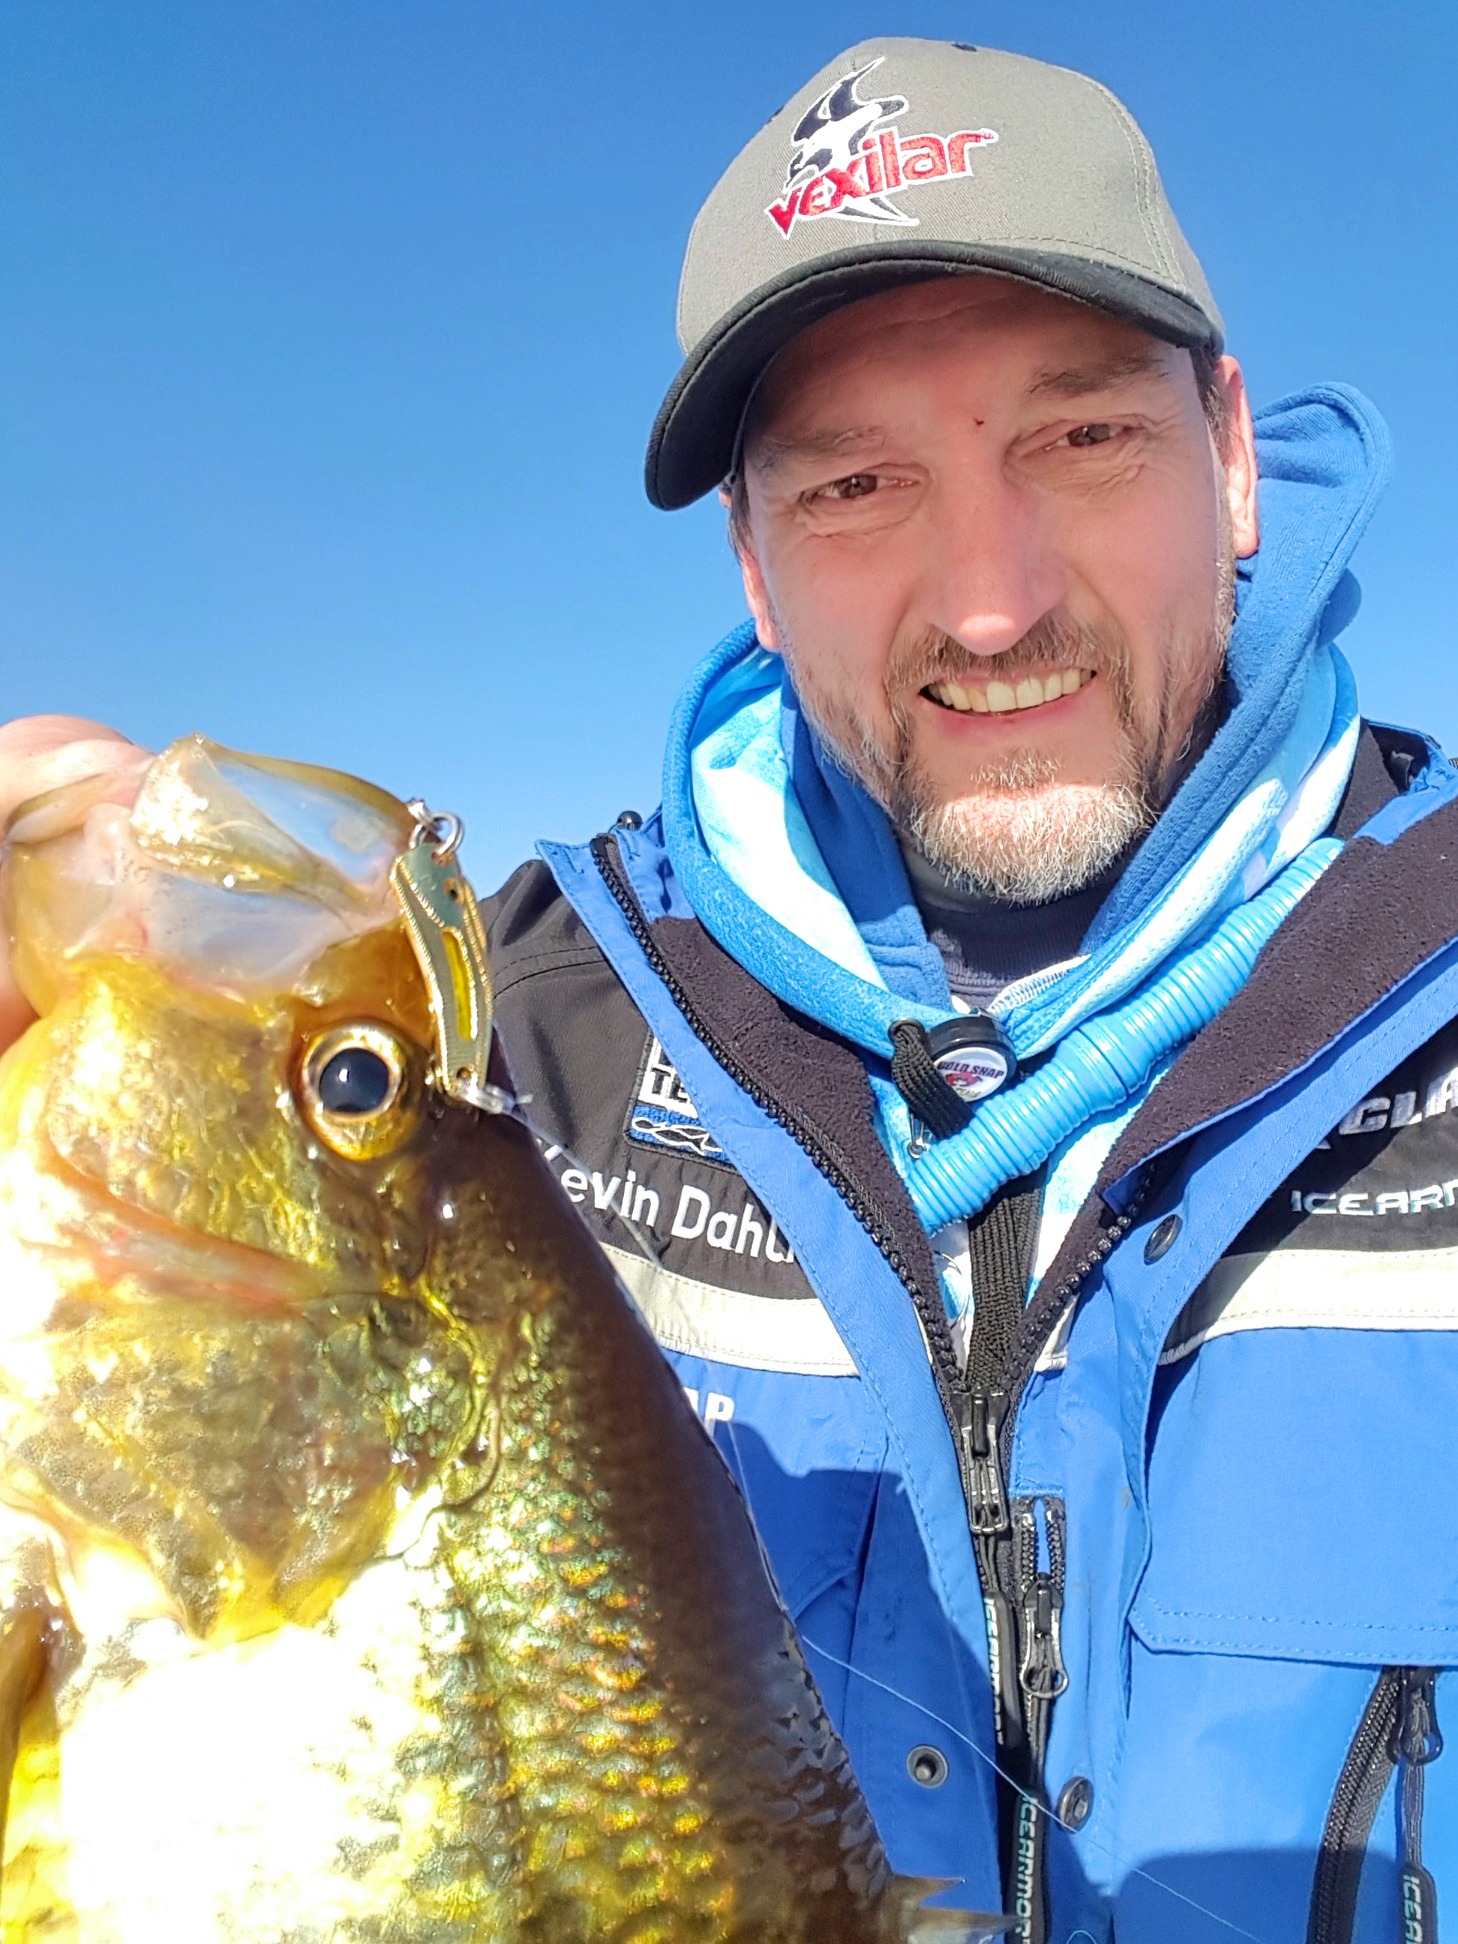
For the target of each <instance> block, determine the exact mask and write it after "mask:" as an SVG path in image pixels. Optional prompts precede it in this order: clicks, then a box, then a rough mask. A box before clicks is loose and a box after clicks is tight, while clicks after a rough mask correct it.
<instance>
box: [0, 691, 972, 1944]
mask: <svg viewBox="0 0 1458 1944" xmlns="http://www.w3.org/2000/svg"><path fill="white" fill-rule="evenodd" d="M73 726H74V725H73ZM80 727H81V728H83V729H85V730H87V731H90V730H92V729H93V728H94V725H80ZM88 750H89V751H90V754H89V756H88V755H87V754H86V753H85V752H86V751H88ZM12 755H13V757H14V760H13V762H12V765H11V771H10V774H11V776H12V778H14V777H17V776H18V777H20V779H21V785H22V788H23V789H24V790H25V794H24V797H23V807H22V808H21V809H20V811H19V814H18V815H14V816H13V817H12V821H11V828H10V836H9V841H8V844H7V848H6V852H5V856H4V865H3V873H0V893H3V911H4V924H5V930H6V933H7V936H8V937H9V939H10V941H11V946H12V966H13V973H14V979H15V983H16V988H17V990H18V992H19V993H20V994H21V995H22V996H23V999H24V1001H25V1003H26V1005H28V1007H29V1008H30V1009H31V1010H32V1011H33V1013H34V1014H35V1015H37V1017H36V1019H35V1023H34V1024H32V1025H31V1026H30V1027H29V1029H28V1030H26V1031H25V1032H24V1033H23V1034H22V1035H21V1037H20V1039H19V1041H18V1043H16V1044H15V1045H14V1046H12V1048H11V1049H10V1051H9V1052H8V1053H7V1054H6V1055H5V1057H4V1059H3V1060H0V1451H3V1452H4V1454H5V1457H4V1468H3V1472H0V1768H3V1771H4V1772H3V1773H0V1806H4V1805H7V1804H8V1824H7V1828H6V1831H5V1848H4V1859H3V1866H0V1916H3V1920H4V1930H5V1936H6V1938H7V1940H27V1941H29V1940H36V1941H37V1944H38V1940H39V1939H40V1938H42V1937H47V1938H49V1937H53V1936H56V1935H60V1934H62V1933H64V1934H65V1935H67V1936H74V1937H76V1938H77V1939H78V1940H80V1944H87V1940H93V1939H95V1940H100V1939H105V1940H106V1941H107V1944H142V1940H145V1944H225V1941H226V1944H276V1940H277V1939H279V1938H281V1937H284V1936H299V1937H303V1936H308V1937H310V1938H317V1939H319V1940H321V1944H322V1941H323V1940H328V1944H345V1941H346V1940H349V1941H350V1944H361V1941H362V1940H364V1939H366V1938H377V1937H382V1936H387V1935H388V1936H392V1937H401V1938H406V1937H408V1938H413V1939H420V1940H427V1939H429V1940H439V1944H447V1940H449V1944H487V1941H488V1940H489V1941H490V1944H528V1940H531V1941H532V1944H609V1940H612V1941H614V1944H616V1941H617V1940H624V1944H626V1940H629V1939H631V1940H633V1941H634V1944H896V1940H910V1939H932V1938H938V1939H971V1938H974V1937H989V1936H992V1935H994V1934H995V1933H997V1932H999V1931H1000V1930H1001V1929H1003V1928H1004V1927H1003V1926H1002V1925H1001V1924H1000V1923H999V1922H998V1920H996V1919H982V1918H977V1917H974V1916H972V1915H970V1914H969V1913H966V1912H958V1911H952V1910H929V1909H927V1908H926V1907H925V1905H924V1902H923V1899H924V1897H925V1895H926V1894H927V1893H929V1892H931V1891H934V1890H936V1889H939V1888H944V1887H945V1886H941V1885H937V1884H933V1883H928V1882H925V1881H912V1880H909V1879H903V1878H898V1877H896V1876H894V1875H893V1874H892V1872H891V1870H890V1867H889V1865H888V1863H887V1860H886V1856H885V1853H884V1851H883V1849H882V1847H881V1844H880V1841H879V1839H878V1837H877V1834H876V1831H875V1828H874V1826H873V1824H872V1821H871V1817H870V1814H869V1811H868V1810H867V1807H866V1804H865V1801H864V1799H863V1798H862V1796H861V1793H860V1790H859V1787H858V1785H857V1783H856V1780H855V1777H854V1775H853V1774H852V1772H851V1769H850V1764H849V1761H848V1759H847V1756H846V1753H845V1750H844V1748H843V1747H842V1745H841V1743H840V1741H839V1738H838V1736H837V1735H836V1733H835V1731H834V1729H833V1727H832V1726H831V1724H830V1721H829V1719H828V1718H827V1716H826V1714H825V1711H824V1709H823V1707H822V1705H821V1702H820V1699H819V1697H818V1695H817V1693H816V1691H815V1687H814V1684H813V1682H812V1680H811V1677H810V1674H809V1672H808V1669H807V1668H806V1666H805V1663H804V1660H803V1658H802V1656H801V1653H800V1649H799V1645H798V1643H797V1641H796V1639H795V1637H794V1633H793V1630H792V1628H791V1626H790V1623H789V1621H788V1620H787V1618H786V1616H785V1614H784V1611H783V1609H782V1607H781V1605H780V1603H779V1601H778V1599H777V1597H776V1595H775V1593H774V1590H773V1588H772V1586H771V1584H770V1582H769V1579H768V1577H767V1575H766V1572H765V1569H764V1565H763V1562H762V1559H761V1555H760V1551H759V1548H758V1545H757V1542H756V1538H755V1534H754V1532H753V1529H752V1527H751V1525H750V1522H749V1518H748V1516H747V1513H746V1511H745V1507H744V1504H743V1502H742V1500H741V1499H740V1497H739V1495H738V1493H737V1491H736V1490H735V1488H734V1486H733V1484H732V1482H731V1480H730V1477H729V1474H728V1472H727V1471H726V1469H725V1467H724V1466H723V1464H722V1462H721V1460H720V1458H719V1456H718V1454H717V1452H716V1451H715V1449H714V1447H713V1445H712V1443H711V1441H710V1440H709V1438H708V1437H707V1435H706V1434H705V1432H704V1431H703V1429H702V1427H701V1426H700V1425H699V1423H698V1421H697V1419H696V1418H695V1416H694V1414H693V1412H692V1411H691V1410H690V1409H689V1407H688V1404H687V1402H686V1400H685V1398H684V1397H683V1394H682V1392H681V1390H680V1388H679V1386H678V1384H677V1382H676V1380H675V1378H674V1376H673V1374H672V1372H671V1371H670V1370H669V1368H668V1366H667V1364H666V1362H665V1361H664V1360H663V1359H662V1357H661V1356H660V1355H659V1353H658V1350H657V1348H656V1346H655V1345H654V1343H653V1341H652V1340H651V1338H650V1337H649V1335H648V1333H647V1332H646V1331H645V1330H644V1328H643V1327H642V1325H641V1324H640V1322H639V1321H638V1319H637V1317H636V1315H635V1314H634V1312H633V1310H632V1308H631V1306H630V1304H629V1301H628V1299H627V1297H626V1296H625V1294H624V1292H623V1290H622V1288H621V1285H620V1284H619V1283H618V1282H617V1281H616V1279H615V1277H614V1275H613V1273H612V1271H611V1269H610V1267H609V1265H608V1263H607V1261H606V1259H605V1258H604V1257H603V1255H602V1254H601V1252H600V1251H599V1250H598V1249H597V1247H596V1245H595V1244H594V1243H593V1242H592V1240H591V1239H590V1237H589V1236H588V1235H587V1232H586V1230H585V1229H584V1228H583V1227H582V1226H581V1224H580V1222H579V1221H578V1219H577V1217H576V1215H575V1213H574V1211H573V1210H572V1208H571V1206H570V1204H569V1203H568V1202H567V1201H566V1199H565V1198H564V1196H563V1195H562V1193H561V1191H560V1189H559V1188H558V1186H557V1184H556V1182H555V1179H554V1177H553V1176H552V1174H551V1172H550V1170H549V1169H548V1168H547V1166H546V1164H545V1163H544V1162H543V1160H542V1159H541V1156H540V1154H539V1152H538V1149H537V1146H536V1143H535V1141H534V1140H533V1139H532V1137H531V1135H530V1134H529V1133H528V1132H527V1130H526V1129H525V1128H524V1127H522V1126H521V1125H520V1124H519V1123H518V1122H517V1121H516V1120H515V1119H513V1118H512V1117H511V1116H510V1115H508V1114H504V1113H483V1112H479V1111H477V1110H476V1109H474V1108H472V1107H468V1106H463V1105H460V1104H458V1103H457V1102H456V1101H454V1100H452V1099H451V1098H450V1097H449V1095H448V1093H447V1091H446V1090H444V1089H443V1088H442V1087H440V1086H438V1085H437V1084H436V1082H437V1079H438V1077H439V1074H440V1067H441V1061H440V1053H439V1048H440V1047H441V1046H442V1045H444V1044H445V1043H446V1035H445V1031H444V1028H443V1025H442V1009H443V1007H445V1006H446V1005H447V1004H448V1000H447V997H446V995H445V993H444V992H443V991H442V990H441V986H440V981H439V978H438V976H436V975H434V974H433V973H432V970H431V967H430V963H429V960H428V955H427V954H426V953H425V952H424V951H423V950H421V949H420V948H419V945H418V941H414V940H413V939H412V935H411V933H410V931H409V929H408V927H407V924H406V923H405V921H404V916H403V912H402V904H401V898H400V895H399V894H398V893H397V879H396V872H395V867H396V865H397V862H398V861H399V860H400V858H401V857H402V854H405V853H408V852H411V851H412V850H413V849H414V848H415V847H416V846H418V845H419V844H420V843H422V842H427V841H429V840H428V838H426V837H424V836H422V832H421V827H420V826H419V824H418V822H417V819H416V818H415V816H414V815H412V813H411V812H410V811H409V810H408V809H407V808H406V807H405V806H404V805H402V804H400V803H398V802H397V801H396V800H395V799H394V798H392V797H389V796H387V795H385V794H384V793H383V792H381V791H378V790H374V789H371V788H370V787H369V786H367V785H365V784H362V783H357V782H355V781H353V780H352V779H350V778H347V777H342V776H339V775H337V774H334V773H332V772H328V771H323V770H315V769H308V768H305V767H304V766H301V765H296V764H287V763H274V762H268V761H265V760H263V759H259V758H249V757H240V756H235V755H233V754H231V753H230V752H228V751H226V750H222V749H219V748H218V747H216V746H215V745H213V744H210V743H208V742H205V741H204V740H203V739H201V738H190V739H186V740H184V741H182V742H179V743H176V744H174V745H173V746H172V747H171V748H170V749H169V750H167V751H166V752H164V754H163V755H162V756H160V757H158V758H157V759H155V761H152V762H151V763H150V766H147V759H146V758H145V757H144V756H143V755H142V753H141V752H137V751H133V750H131V748H130V745H126V744H121V743H118V742H116V741H115V740H114V739H111V738H109V737H106V736H89V737H83V738H81V739H79V740H78V739H76V738H72V739H71V740H69V741H67V740H66V739H64V738H63V739H61V740H59V741H52V742H51V743H50V744H49V746H47V742H46V737H45V735H44V734H41V735H39V736H38V737H33V738H32V741H31V744H30V747H29V749H28V751H27V752H24V753H21V754H18V755H16V754H15V752H14V750H12ZM98 763H99V765H100V767H99V768H98V767H97V766H96V765H97V764H98ZM27 765H29V767H28V768H27V767H26V766H27ZM47 765H49V766H50V767H49V769H48V768H47ZM37 782H39V784H40V785H41V787H40V789H39V790H37V789H36V788H34V787H31V786H33V785H35V784H36V783H37ZM47 786H49V787H47ZM459 894H460V895H461V896H462V897H464V898H466V899H469V888H468V887H464V886H461V887H460V888H459Z"/></svg>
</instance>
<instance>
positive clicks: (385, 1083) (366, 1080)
mask: <svg viewBox="0 0 1458 1944" xmlns="http://www.w3.org/2000/svg"><path fill="white" fill-rule="evenodd" d="M317 1084H318V1090H319V1105H320V1106H321V1107H323V1108H326V1109H327V1110H328V1112H329V1113H331V1114H378V1113H379V1112H380V1110H381V1109H382V1108H384V1107H388V1106H389V1104H390V1101H391V1098H392V1096H393V1095H394V1094H395V1092H396V1090H397V1089H398V1087H399V1085H400V1074H399V1072H398V1071H397V1070H396V1069H394V1068H392V1067H391V1065H390V1062H389V1061H388V1060H387V1059H385V1057H384V1055H383V1054H380V1053H377V1052H376V1051H375V1049H374V1048H373V1047H372V1046H343V1047H341V1048H340V1050H339V1051H338V1052H337V1053H331V1054H330V1056H329V1058H328V1059H327V1060H326V1061H325V1062H324V1064H323V1066H322V1067H320V1069H319V1079H318V1083H317Z"/></svg>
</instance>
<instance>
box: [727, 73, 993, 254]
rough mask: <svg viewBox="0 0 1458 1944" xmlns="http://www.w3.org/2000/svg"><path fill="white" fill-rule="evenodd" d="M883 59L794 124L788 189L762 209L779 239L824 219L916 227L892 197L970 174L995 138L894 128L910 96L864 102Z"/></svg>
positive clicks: (844, 81)
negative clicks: (979, 151)
mask: <svg viewBox="0 0 1458 1944" xmlns="http://www.w3.org/2000/svg"><path fill="white" fill-rule="evenodd" d="M885 58H886V57H885V55H884V54H878V55H877V57H876V58H875V60H873V61H867V62H866V64H865V66H864V67H858V68H854V69H852V71H851V72H850V73H849V74H844V75H842V76H841V78H840V79H839V80H838V81H837V82H836V83H835V85H834V86H833V87H830V88H827V89H826V91H825V93H824V94H822V95H820V96H819V97H818V98H817V99H816V100H815V101H813V102H811V104H810V106H809V107H808V108H807V109H806V110H805V112H804V114H803V115H802V116H801V117H800V119H799V121H798V122H796V124H795V130H794V134H793V136H792V138H791V139H792V140H793V142H794V144H795V147H794V153H793V154H792V155H791V157H790V166H789V168H788V169H787V170H786V171H785V187H784V192H783V194H782V196H781V197H780V200H779V201H778V202H772V203H770V204H769V205H768V206H767V208H766V210H765V214H766V215H767V216H768V217H769V218H770V220H771V222H773V223H774V225H775V227H776V228H777V229H778V230H779V231H780V233H781V235H783V236H788V235H789V234H790V232H791V231H792V230H793V229H794V227H795V225H796V224H797V223H800V222H812V221H815V220H816V219H817V218H819V217H822V216H834V217H838V218H841V219H842V220H846V219H849V220H854V221H858V222H871V223H886V224H891V225H894V226H896V227H898V228H901V229H915V228H916V227H917V226H918V225H919V223H920V220H921V219H920V218H919V217H917V216H913V215H911V214H909V213H908V212H907V211H906V210H904V209H902V208H901V207H900V205H899V204H898V203H895V202H893V201H892V199H891V192H892V191H893V190H905V189H915V188H919V187H920V186H921V185H922V184H923V183H927V182H939V181H944V180H946V179H947V178H949V177H951V176H966V175H971V173H972V167H971V163H970V160H969V156H970V154H971V151H972V150H973V149H974V148H981V147H983V146H985V145H986V144H987V143H989V142H995V141H996V140H997V132H996V130H995V129H991V128H964V129H959V130H958V131H957V133H955V134H953V135H902V134H901V133H900V132H899V131H898V130H897V129H896V128H894V127H892V126H891V124H892V123H893V122H894V121H895V120H896V119H897V118H898V117H899V116H901V115H904V114H905V113H906V111H907V109H908V108H909V107H910V105H911V104H910V102H909V101H908V100H907V99H906V96H905V95H899V94H892V95H882V96H880V97H878V98H876V99H873V100H870V101H866V100H863V99H862V97H861V95H860V92H859V88H860V83H861V82H862V81H864V80H865V78H866V76H867V75H868V74H870V73H871V72H872V71H873V69H875V68H878V67H880V66H881V64H882V62H883V61H884V60H885Z"/></svg>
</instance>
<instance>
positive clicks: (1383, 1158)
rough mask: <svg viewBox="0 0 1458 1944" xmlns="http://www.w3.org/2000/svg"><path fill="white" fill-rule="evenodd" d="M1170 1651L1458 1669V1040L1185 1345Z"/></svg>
mask: <svg viewBox="0 0 1458 1944" xmlns="http://www.w3.org/2000/svg"><path fill="white" fill-rule="evenodd" d="M1147 1452H1148V1458H1147V1462H1148V1488H1149V1517H1150V1538H1151V1554H1150V1559H1149V1564H1148V1567H1147V1570H1146V1572H1145V1575H1144V1579H1143V1583H1142V1584H1141V1586H1140V1588H1139V1590H1138V1596H1137V1599H1136V1603H1135V1609H1134V1625H1135V1629H1136V1632H1138V1633H1139V1635H1140V1636H1141V1637H1142V1638H1143V1639H1144V1640H1145V1641H1146V1643H1147V1644H1148V1645H1150V1646H1152V1647H1157V1648H1158V1647H1164V1648H1176V1649H1177V1648H1181V1647H1183V1648H1187V1649H1201V1648H1203V1649H1206V1650H1210V1651H1215V1652H1222V1651H1223V1652H1232V1653H1242V1654H1260V1655H1271V1656H1275V1657H1280V1658H1290V1659H1300V1660H1317V1661H1345V1662H1359V1663H1362V1664H1366V1665H1372V1664H1374V1663H1375V1664H1392V1665H1396V1664H1406V1663H1412V1664H1423V1665H1438V1664H1448V1663H1450V1662H1458V1493H1455V1492H1454V1490H1453V1489H1452V1485H1451V1482H1450V1481H1451V1479H1452V1476H1453V1470H1454V1460H1455V1455H1458V1026H1451V1025H1450V1026H1448V1027H1446V1028H1445V1029H1444V1030H1443V1031H1442V1032H1441V1033H1439V1034H1438V1035H1437V1036H1436V1037H1435V1038H1434V1039H1432V1040H1430V1041H1429V1042H1428V1043H1427V1045H1425V1046H1423V1047H1422V1048H1420V1049H1419V1050H1418V1051H1417V1052H1415V1053H1414V1054H1412V1055H1411V1056H1410V1057H1409V1058H1408V1059H1407V1060H1405V1061H1404V1062H1403V1063H1402V1064H1401V1066H1399V1067H1398V1068H1396V1069H1395V1071H1394V1072H1393V1073H1391V1074H1389V1075H1388V1077H1387V1079H1386V1080H1385V1081H1384V1082H1383V1083H1382V1085H1381V1087H1380V1088H1379V1089H1378V1090H1377V1091H1376V1092H1375V1093H1374V1094H1372V1095H1371V1096H1369V1097H1368V1098H1367V1099H1365V1100H1361V1101H1358V1102H1355V1103H1354V1104H1353V1106H1352V1108H1351V1110H1350V1111H1349V1112H1348V1113H1347V1114H1346V1115H1344V1116H1343V1118H1342V1120H1341V1121H1340V1123H1339V1124H1338V1125H1337V1127H1335V1128H1334V1129H1333V1130H1332V1132H1331V1133H1330V1135H1329V1136H1328V1137H1327V1139H1326V1140H1325V1141H1323V1142H1322V1143H1321V1144H1320V1145H1319V1146H1318V1147H1317V1148H1316V1149H1315V1150H1314V1152H1313V1153H1311V1154H1310V1155H1308V1156H1307V1158H1306V1159H1305V1161H1303V1162H1302V1163H1301V1165H1300V1167H1299V1168H1297V1170H1296V1171H1295V1173H1294V1174H1293V1175H1292V1176H1291V1177H1290V1178H1289V1179H1288V1180H1287V1181H1286V1182H1285V1183H1283V1185H1282V1186H1281V1188H1280V1189H1278V1190H1277V1192H1276V1193H1275V1194H1274V1195H1273V1196H1272V1197H1271V1198H1270V1200H1269V1201H1268V1202H1267V1203H1266V1204H1265V1205H1264V1207H1262V1208H1261V1209H1260V1210H1259V1211H1258V1212H1257V1214H1256V1215H1255V1217H1254V1218H1253V1219H1252V1221H1251V1222H1250V1223H1249V1225H1248V1226H1247V1228H1246V1229H1245V1231H1244V1232H1243V1233H1242V1234H1241V1235H1240V1236H1239V1237H1238V1238H1237V1240H1236V1242H1235V1243H1234V1245H1233V1246H1232V1248H1231V1250H1230V1253H1229V1254H1228V1255H1227V1256H1226V1258H1225V1260H1224V1261H1222V1262H1220V1263H1219V1264H1217V1265H1216V1268H1215V1270H1214V1271H1213V1272H1212V1274H1211V1275H1210V1276H1209V1277H1208V1278H1207V1280H1206V1282H1205V1284H1204V1285H1203V1286H1202V1288H1201V1289H1200V1290H1199V1291H1198V1292H1197V1294H1196V1295H1195V1297H1194V1298H1193V1299H1192V1301H1191V1302H1190V1303H1189V1304H1188V1305H1187V1306H1186V1308H1185V1311H1184V1312H1183V1314H1182V1315H1181V1316H1180V1317H1179V1319H1178V1320H1177V1322H1176V1324H1175V1326H1174V1328H1173V1330H1172V1331H1171V1332H1170V1334H1169V1337H1168V1339H1167V1341H1166V1343H1165V1347H1164V1352H1163V1355H1162V1357H1161V1360H1160V1370H1159V1375H1158V1381H1157V1384H1156V1392H1155V1410H1154V1416H1153V1419H1152V1422H1151V1426H1150V1435H1149V1442H1148V1446H1147Z"/></svg>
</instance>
